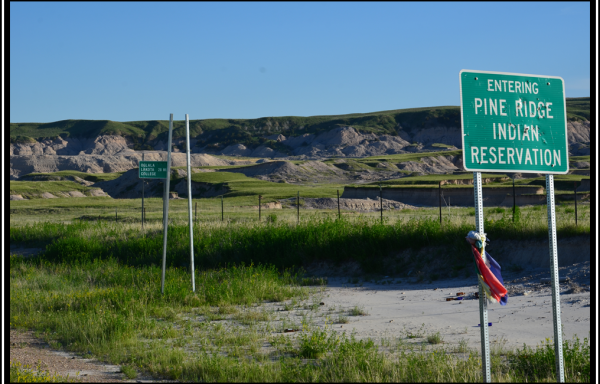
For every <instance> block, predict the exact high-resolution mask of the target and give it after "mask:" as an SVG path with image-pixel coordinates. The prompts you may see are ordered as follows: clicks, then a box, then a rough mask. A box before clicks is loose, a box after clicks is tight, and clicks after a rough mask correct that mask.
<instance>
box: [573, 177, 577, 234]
mask: <svg viewBox="0 0 600 384" xmlns="http://www.w3.org/2000/svg"><path fill="white" fill-rule="evenodd" d="M573 191H574V192H575V226H577V182H576V181H574V182H573Z"/></svg>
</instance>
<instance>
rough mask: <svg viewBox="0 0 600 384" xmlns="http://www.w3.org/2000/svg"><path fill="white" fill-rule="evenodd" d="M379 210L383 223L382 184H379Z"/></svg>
mask: <svg viewBox="0 0 600 384" xmlns="http://www.w3.org/2000/svg"><path fill="white" fill-rule="evenodd" d="M379 212H380V213H381V224H383V195H382V194H381V184H379Z"/></svg>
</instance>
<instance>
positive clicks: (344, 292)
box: [322, 262, 590, 350]
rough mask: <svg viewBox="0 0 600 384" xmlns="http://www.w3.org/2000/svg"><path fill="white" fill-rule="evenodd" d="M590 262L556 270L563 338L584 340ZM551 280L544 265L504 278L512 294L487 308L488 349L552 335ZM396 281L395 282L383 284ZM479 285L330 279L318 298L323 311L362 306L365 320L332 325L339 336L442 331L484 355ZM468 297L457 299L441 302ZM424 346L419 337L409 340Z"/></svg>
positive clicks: (460, 281) (450, 339)
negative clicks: (504, 301)
mask: <svg viewBox="0 0 600 384" xmlns="http://www.w3.org/2000/svg"><path fill="white" fill-rule="evenodd" d="M589 268H590V267H589V262H585V263H579V264H576V265H573V266H570V267H563V268H560V269H559V270H560V272H559V276H560V278H561V279H564V278H567V277H568V278H569V281H568V282H564V283H561V284H560V292H561V293H560V307H561V320H562V326H563V332H564V337H566V338H567V339H569V340H570V339H572V338H573V336H574V335H577V336H579V338H580V339H583V338H584V337H588V338H589V332H590V291H589V284H590V269H589ZM549 276H550V272H549V271H548V270H547V269H545V268H537V269H529V270H525V271H521V272H520V273H517V274H506V275H505V276H503V277H504V280H505V286H506V287H507V289H508V291H509V292H510V294H509V299H508V303H507V305H506V306H501V305H500V304H494V303H492V304H488V322H491V323H492V326H491V327H488V330H489V340H490V344H493V343H502V344H504V345H505V347H506V348H510V349H512V348H516V347H522V346H523V344H524V343H525V344H527V345H528V346H532V347H533V346H535V345H537V344H539V343H540V342H542V341H543V340H545V339H546V338H551V339H553V338H554V328H553V314H552V293H551V286H550V284H545V283H540V281H543V279H545V278H547V277H549ZM387 280H388V281H389V280H393V281H394V282H396V281H397V279H387ZM477 290H478V288H477V285H476V281H473V279H468V280H465V279H454V280H445V281H435V282H432V283H429V284H417V283H411V282H401V283H399V284H396V283H392V284H386V285H381V284H374V283H364V284H363V285H362V286H356V284H349V283H348V279H347V278H330V279H329V282H328V286H327V288H326V290H325V293H324V295H323V299H322V300H323V302H324V303H325V305H326V306H338V307H340V308H347V309H351V308H353V307H355V306H358V307H359V308H361V307H362V308H364V310H365V311H366V312H367V313H368V315H366V316H348V318H349V320H350V322H349V323H348V324H344V325H337V324H336V325H334V329H336V330H337V331H348V332H351V331H352V330H354V331H356V332H357V335H356V336H357V337H359V338H367V337H370V338H372V339H381V338H384V337H385V338H392V339H393V338H398V337H406V336H405V335H406V334H407V332H410V333H412V334H413V335H415V334H421V335H424V336H426V335H430V334H433V333H436V332H440V335H441V336H442V337H443V339H444V342H445V343H450V344H458V342H459V341H460V340H461V339H465V340H466V341H467V342H468V346H469V347H472V348H477V349H478V350H481V344H480V343H481V341H480V333H481V332H480V328H479V327H478V324H479V300H478V299H475V297H474V293H475V292H477ZM459 292H464V293H465V298H464V299H463V300H461V301H454V300H453V301H446V298H448V297H457V296H456V294H457V293H459ZM410 340H412V341H413V342H418V343H421V342H423V340H424V338H414V339H410Z"/></svg>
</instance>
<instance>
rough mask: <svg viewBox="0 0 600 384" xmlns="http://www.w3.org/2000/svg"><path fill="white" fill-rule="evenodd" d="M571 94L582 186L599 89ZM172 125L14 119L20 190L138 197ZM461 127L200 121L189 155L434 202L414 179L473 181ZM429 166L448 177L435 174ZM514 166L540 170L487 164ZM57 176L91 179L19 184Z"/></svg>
mask: <svg viewBox="0 0 600 384" xmlns="http://www.w3.org/2000/svg"><path fill="white" fill-rule="evenodd" d="M566 104H567V115H568V123H567V125H568V127H567V129H568V145H569V156H570V160H571V161H570V173H571V174H573V176H575V175H580V177H579V178H578V180H579V179H580V180H579V181H580V182H581V186H580V190H582V191H586V190H587V191H589V168H590V164H589V155H590V120H589V119H590V113H589V110H590V107H589V105H590V99H589V98H573V99H569V98H567V100H566ZM168 124H169V122H168V121H167V120H160V121H157V120H153V121H132V122H115V121H108V120H63V121H57V122H53V123H11V124H10V139H11V143H10V180H11V199H13V200H20V199H31V198H53V197H67V196H93V195H96V196H102V195H108V196H110V197H112V198H139V197H141V185H140V183H139V179H138V176H137V167H138V162H139V161H140V160H142V156H143V157H144V159H145V160H150V161H152V160H155V161H160V160H162V161H164V160H166V147H167V133H168ZM184 124H185V122H184V121H182V120H177V121H175V122H174V129H173V153H172V167H174V169H172V179H174V182H172V183H171V186H172V191H173V192H178V193H179V195H180V196H183V195H185V194H186V193H187V190H186V186H185V183H184V181H183V179H181V178H182V177H183V176H185V175H186V171H185V169H184V167H185V165H186V163H185V161H186V158H185V152H184V151H185V125H184ZM460 131H461V130H460V108H459V107H432V108H417V109H400V110H392V111H383V112H373V113H364V114H350V115H339V116H311V117H296V116H288V117H265V118H259V119H205V120H191V121H190V135H191V141H190V147H191V152H192V154H191V162H192V167H193V172H195V173H198V172H229V173H238V174H243V175H244V176H245V177H250V178H255V179H259V180H264V181H271V182H278V183H288V184H315V183H318V184H322V183H337V184H343V185H346V188H345V189H344V192H343V196H342V197H343V198H348V199H364V198H377V197H378V188H368V186H369V185H370V186H372V187H374V186H376V184H378V183H380V182H382V183H384V184H385V185H386V187H390V188H393V187H400V186H404V187H411V188H412V191H409V192H407V191H404V192H403V191H401V190H400V189H397V190H396V192H395V193H388V192H386V193H387V196H386V198H387V199H386V200H388V201H387V202H386V204H388V206H389V207H390V208H393V207H396V206H397V205H398V202H400V203H404V204H411V205H437V200H436V199H437V193H435V194H433V191H432V193H430V194H431V196H426V195H427V194H422V193H418V192H417V190H415V188H416V187H417V186H418V185H419V184H435V186H437V183H438V181H442V182H443V183H452V184H457V183H458V184H460V183H465V184H468V183H472V178H471V177H470V176H469V177H466V176H467V175H468V174H467V173H466V172H465V170H464V168H463V165H462V148H461V145H462V144H461V136H460ZM178 167H182V168H178ZM428 175H429V176H432V175H439V176H435V177H433V176H432V178H431V177H430V178H429V179H427V176H428ZM444 175H445V176H444ZM461 175H463V176H462V177H461ZM513 176H514V177H516V178H527V179H531V180H533V179H532V178H536V177H541V176H542V175H535V174H533V175H532V174H528V175H527V174H523V175H520V174H515V175H512V174H490V175H484V178H486V179H487V181H488V182H489V183H491V184H493V183H494V182H496V183H502V182H504V183H506V181H507V180H509V179H508V177H513ZM179 179H181V180H179ZM59 180H63V181H70V182H75V183H77V184H79V185H81V186H82V187H85V188H83V189H79V190H76V191H59V192H54V193H51V192H46V191H43V190H40V189H39V188H38V189H35V192H27V191H25V192H23V191H24V190H23V189H19V184H20V183H19V182H22V181H29V182H31V181H59ZM161 185H162V184H161V181H159V180H148V184H147V187H145V196H147V197H150V196H160V195H161V191H162V188H160V186H161ZM507 185H508V184H506V185H504V187H507ZM519 185H520V187H521V188H526V189H520V193H517V194H518V195H524V196H522V197H520V198H522V201H521V203H522V204H536V203H543V202H544V201H545V198H543V199H540V198H539V197H541V196H539V197H538V198H536V197H531V196H532V195H541V194H543V193H544V191H543V183H533V184H531V183H527V182H522V183H520V184H519ZM498 186H500V185H498ZM363 187H366V188H363ZM429 187H431V185H430V186H429ZM42 189H43V188H42ZM559 189H560V188H559ZM224 193H227V186H226V185H224V184H206V183H199V182H194V185H193V191H192V195H193V196H194V197H213V196H218V195H221V194H224ZM445 193H447V196H450V194H451V192H445ZM454 194H455V197H452V201H454V204H457V205H470V204H472V201H473V198H472V190H470V189H462V190H461V191H458V190H456V191H455V192H454ZM434 195H435V196H434ZM497 195H498V196H496V198H490V199H488V200H489V201H487V202H486V204H488V205H507V204H508V202H507V201H505V197H506V193H504V191H502V192H501V193H498V194H497ZM461 196H462V198H461ZM490 196H491V195H490ZM527 196H529V197H527ZM463 200H464V201H463ZM323 204H326V203H325V202H323ZM510 204H512V200H511V202H510ZM351 205H352V204H350V205H349V207H350V206H351Z"/></svg>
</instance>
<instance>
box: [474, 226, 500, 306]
mask: <svg viewBox="0 0 600 384" xmlns="http://www.w3.org/2000/svg"><path fill="white" fill-rule="evenodd" d="M485 235H486V234H485V233H483V234H479V233H477V232H474V231H471V232H469V234H468V235H467V238H466V239H467V241H468V242H469V243H470V244H471V250H472V251H473V257H474V258H475V264H476V265H477V270H478V271H479V279H480V281H481V283H482V285H483V288H484V291H485V295H486V296H487V297H488V299H490V300H491V301H493V302H500V305H506V303H507V302H508V291H507V290H506V288H505V287H504V280H503V279H502V274H501V270H502V268H501V267H500V264H498V262H497V261H496V260H494V259H493V258H492V256H490V254H489V253H487V251H485V241H486V236H485ZM482 251H483V254H484V255H485V256H484V257H482V255H481V254H482Z"/></svg>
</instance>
